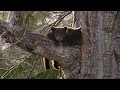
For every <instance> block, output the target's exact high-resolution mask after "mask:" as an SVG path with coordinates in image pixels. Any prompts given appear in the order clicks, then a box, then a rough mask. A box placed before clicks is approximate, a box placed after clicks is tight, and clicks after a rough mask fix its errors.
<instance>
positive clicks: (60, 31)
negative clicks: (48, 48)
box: [51, 27, 67, 42]
mask: <svg viewBox="0 0 120 90" xmlns="http://www.w3.org/2000/svg"><path fill="white" fill-rule="evenodd" d="M51 30H52V34H53V35H54V37H55V39H56V40H57V41H59V42H62V41H63V40H64V38H65V37H66V31H67V27H63V28H55V27H52V28H51Z"/></svg>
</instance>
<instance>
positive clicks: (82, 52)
mask: <svg viewBox="0 0 120 90" xmlns="http://www.w3.org/2000/svg"><path fill="white" fill-rule="evenodd" d="M75 13H77V17H78V16H79V17H78V18H79V21H78V22H77V24H78V25H81V28H82V29H81V31H82V46H67V47H62V46H60V47H56V46H54V43H53V41H51V40H49V39H48V38H47V37H45V36H42V35H38V34H33V33H31V32H29V31H28V30H27V28H25V27H22V26H21V25H17V26H20V28H14V27H16V25H13V26H14V27H12V28H14V29H15V30H13V32H9V24H10V23H7V22H3V21H0V33H3V32H4V31H6V32H7V33H5V34H4V36H6V38H7V40H8V41H9V42H11V43H14V44H16V45H17V46H19V47H21V48H22V49H24V50H26V51H28V52H30V53H34V54H38V55H41V56H43V57H46V58H48V59H51V60H52V59H53V60H55V61H57V62H58V63H59V64H60V66H61V68H62V70H63V71H64V75H65V76H64V77H65V78H67V79H113V78H120V31H119V29H120V25H119V23H120V13H119V11H81V12H80V11H77V12H75ZM17 14H18V15H21V17H22V14H21V13H18V12H16V13H15V12H14V16H18V15H17ZM13 18H14V17H13ZM12 20H13V22H19V21H20V20H21V19H20V20H19V18H17V19H15V18H14V19H12ZM21 37H22V39H21ZM10 38H12V39H10ZM18 41H19V42H18ZM16 42H17V43H16Z"/></svg>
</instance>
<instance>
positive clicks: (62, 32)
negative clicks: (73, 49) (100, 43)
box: [47, 27, 82, 46]
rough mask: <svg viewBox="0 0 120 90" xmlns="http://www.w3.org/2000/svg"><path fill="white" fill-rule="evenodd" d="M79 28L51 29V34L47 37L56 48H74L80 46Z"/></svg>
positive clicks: (80, 35)
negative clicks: (60, 46) (61, 46)
mask: <svg viewBox="0 0 120 90" xmlns="http://www.w3.org/2000/svg"><path fill="white" fill-rule="evenodd" d="M80 30H81V28H67V27H62V28H55V27H52V28H51V33H48V35H47V37H48V38H49V39H51V40H53V41H54V43H55V45H56V46H59V45H63V46H74V45H80V44H81V38H82V34H81V31H80Z"/></svg>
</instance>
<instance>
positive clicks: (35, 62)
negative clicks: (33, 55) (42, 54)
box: [27, 59, 37, 79]
mask: <svg viewBox="0 0 120 90" xmlns="http://www.w3.org/2000/svg"><path fill="white" fill-rule="evenodd" d="M36 64H37V59H36V60H35V61H34V64H33V66H32V69H31V70H30V73H29V74H28V77H27V79H29V78H30V76H31V74H32V72H33V70H34V68H35V65H36Z"/></svg>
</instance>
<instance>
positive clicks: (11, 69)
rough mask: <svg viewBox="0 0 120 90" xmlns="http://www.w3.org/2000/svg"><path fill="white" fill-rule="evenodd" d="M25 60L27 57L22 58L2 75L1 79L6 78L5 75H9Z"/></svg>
mask: <svg viewBox="0 0 120 90" xmlns="http://www.w3.org/2000/svg"><path fill="white" fill-rule="evenodd" d="M25 60H26V59H23V60H21V61H20V62H19V63H18V64H17V65H14V66H13V67H11V68H10V69H9V70H7V71H6V72H5V73H4V74H3V75H1V79H4V78H5V77H7V76H8V75H9V74H10V73H11V72H12V71H13V70H15V69H16V68H17V67H18V66H19V65H20V64H21V63H22V62H24V61H25Z"/></svg>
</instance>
